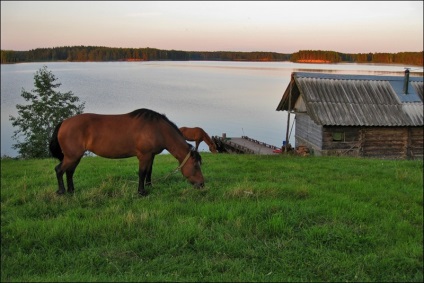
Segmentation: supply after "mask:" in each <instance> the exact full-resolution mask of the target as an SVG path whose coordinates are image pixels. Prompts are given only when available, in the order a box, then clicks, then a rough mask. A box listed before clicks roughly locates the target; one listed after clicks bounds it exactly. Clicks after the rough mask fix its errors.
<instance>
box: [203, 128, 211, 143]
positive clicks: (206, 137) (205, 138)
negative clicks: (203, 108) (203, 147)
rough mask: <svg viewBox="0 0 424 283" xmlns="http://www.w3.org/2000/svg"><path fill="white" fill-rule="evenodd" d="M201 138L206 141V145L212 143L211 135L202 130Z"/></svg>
mask: <svg viewBox="0 0 424 283" xmlns="http://www.w3.org/2000/svg"><path fill="white" fill-rule="evenodd" d="M203 140H204V141H205V143H207V145H208V146H211V145H212V144H213V142H212V139H211V137H210V136H209V135H208V134H207V133H206V132H205V131H203Z"/></svg>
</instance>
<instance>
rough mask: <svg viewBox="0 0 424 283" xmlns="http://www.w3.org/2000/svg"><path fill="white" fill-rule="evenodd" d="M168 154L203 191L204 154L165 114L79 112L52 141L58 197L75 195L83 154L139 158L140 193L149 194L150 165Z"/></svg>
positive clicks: (56, 131)
mask: <svg viewBox="0 0 424 283" xmlns="http://www.w3.org/2000/svg"><path fill="white" fill-rule="evenodd" d="M164 149H166V150H168V151H169V153H171V154H172V155H173V156H174V157H175V158H176V159H177V160H178V161H179V162H180V165H179V166H178V168H177V169H180V170H181V173H182V174H183V175H184V176H185V177H186V178H187V179H188V180H189V181H190V183H192V184H193V185H194V186H195V187H197V188H200V187H203V185H204V179H203V175H202V171H201V169H200V164H201V157H200V154H199V153H198V152H197V151H196V150H194V149H193V147H192V145H190V144H188V143H187V142H186V140H185V139H184V137H183V135H182V134H181V132H180V131H179V130H178V127H177V126H176V125H175V124H174V123H172V122H171V121H169V120H168V118H167V117H166V116H165V115H162V114H159V113H157V112H155V111H152V110H149V109H138V110H135V111H133V112H131V113H127V114H120V115H99V114H89V113H85V114H80V115H76V116H74V117H71V118H68V119H66V120H64V121H63V122H61V123H60V124H59V125H57V126H56V129H55V131H54V133H53V136H52V139H51V141H50V152H51V153H52V156H53V157H56V158H58V159H59V160H60V163H59V165H57V166H56V167H55V171H56V176H57V181H58V184H59V190H58V191H57V193H58V194H63V193H65V186H64V183H63V174H64V173H66V179H67V185H68V192H70V193H72V192H73V191H74V183H73V175H74V172H75V169H76V167H77V165H78V163H79V162H80V160H81V158H82V156H83V155H84V152H85V151H87V150H88V151H91V152H93V153H95V154H96V155H99V156H102V157H106V158H126V157H132V156H137V158H138V160H139V173H138V175H139V183H138V193H139V194H140V195H147V191H146V190H145V188H144V186H145V182H146V185H151V176H152V166H153V160H154V158H155V155H156V154H159V153H160V152H162V151H163V150H164Z"/></svg>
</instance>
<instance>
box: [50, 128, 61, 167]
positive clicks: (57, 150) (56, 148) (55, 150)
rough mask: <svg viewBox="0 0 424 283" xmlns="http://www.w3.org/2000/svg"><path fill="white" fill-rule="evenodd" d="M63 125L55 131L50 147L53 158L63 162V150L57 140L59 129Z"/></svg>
mask: <svg viewBox="0 0 424 283" xmlns="http://www.w3.org/2000/svg"><path fill="white" fill-rule="evenodd" d="M61 125H62V122H60V123H59V124H57V126H56V128H55V129H54V131H53V135H52V138H51V139H50V145H49V149H50V153H51V154H52V156H53V157H55V158H57V159H59V160H60V161H62V160H63V153H62V148H61V147H60V144H59V140H58V139H57V133H58V132H59V128H60V126H61Z"/></svg>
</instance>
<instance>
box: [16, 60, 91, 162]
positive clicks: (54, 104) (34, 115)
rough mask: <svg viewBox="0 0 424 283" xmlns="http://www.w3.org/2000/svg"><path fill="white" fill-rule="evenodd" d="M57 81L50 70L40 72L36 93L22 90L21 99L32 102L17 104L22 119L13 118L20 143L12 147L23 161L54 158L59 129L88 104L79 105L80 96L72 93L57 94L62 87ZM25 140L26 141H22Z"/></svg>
mask: <svg viewBox="0 0 424 283" xmlns="http://www.w3.org/2000/svg"><path fill="white" fill-rule="evenodd" d="M56 80H57V78H56V77H55V76H54V75H53V73H52V72H51V71H48V70H47V66H43V68H41V69H39V70H38V71H36V73H35V75H34V86H35V89H33V90H32V92H27V91H25V89H23V88H22V92H21V96H22V97H23V98H24V99H25V100H26V101H28V102H29V103H28V104H26V105H22V104H17V105H16V108H17V109H18V114H19V117H13V116H12V115H10V116H9V119H10V120H11V121H12V126H13V127H18V130H16V131H14V132H13V136H12V138H13V139H14V140H16V141H17V143H16V144H14V145H13V146H12V147H13V148H14V149H16V150H17V151H18V152H19V154H20V157H21V158H45V157H49V156H50V152H49V149H48V148H49V146H48V145H49V142H50V138H51V136H52V134H53V131H54V128H55V126H56V125H57V124H58V123H59V122H60V121H62V120H64V119H66V118H68V117H71V116H74V115H76V114H81V113H82V112H83V110H84V107H85V102H83V103H82V104H79V105H77V104H75V103H77V102H78V101H79V98H78V97H77V96H74V94H73V93H72V92H71V91H69V92H66V93H61V92H59V91H55V89H56V88H58V87H60V85H61V83H55V81H56ZM22 137H23V141H21V138H22Z"/></svg>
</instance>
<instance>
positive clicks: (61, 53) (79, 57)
mask: <svg viewBox="0 0 424 283" xmlns="http://www.w3.org/2000/svg"><path fill="white" fill-rule="evenodd" d="M189 60H191V61H196V60H197V61H270V62H277V61H291V62H306V63H308V62H316V63H339V62H348V63H349V62H350V63H384V64H406V65H417V66H422V65H423V52H422V51H421V52H399V53H340V52H335V51H326V50H300V51H298V52H295V53H292V54H286V53H277V52H238V51H181V50H162V49H157V48H149V47H146V48H112V47H101V46H64V47H53V48H37V49H32V50H29V51H14V50H1V64H9V63H23V62H52V61H69V62H103V61H189Z"/></svg>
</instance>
